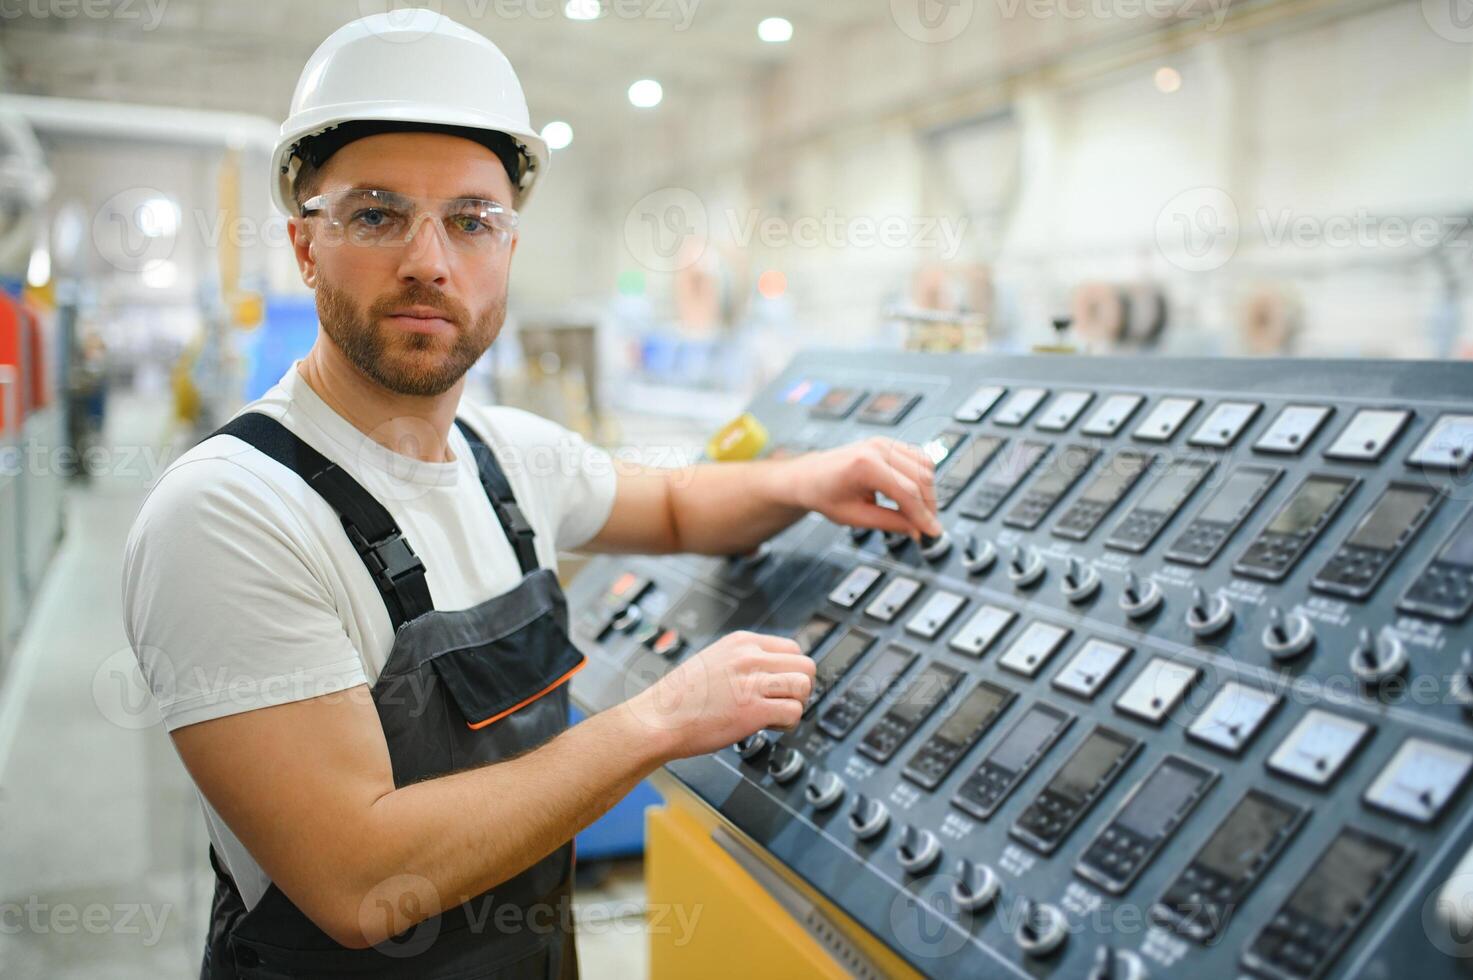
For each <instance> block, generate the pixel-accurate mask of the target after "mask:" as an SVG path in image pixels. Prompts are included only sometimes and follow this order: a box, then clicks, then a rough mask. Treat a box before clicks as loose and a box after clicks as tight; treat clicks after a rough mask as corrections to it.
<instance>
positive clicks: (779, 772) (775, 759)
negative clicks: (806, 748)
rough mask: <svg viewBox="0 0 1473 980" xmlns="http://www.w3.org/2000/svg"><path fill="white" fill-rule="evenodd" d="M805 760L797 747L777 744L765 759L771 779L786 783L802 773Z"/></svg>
mask: <svg viewBox="0 0 1473 980" xmlns="http://www.w3.org/2000/svg"><path fill="white" fill-rule="evenodd" d="M805 762H807V760H806V759H805V758H803V753H802V752H800V751H798V750H797V749H795V748H793V747H791V746H786V745H779V746H778V747H777V748H775V749H773V750H772V757H771V758H769V759H768V760H767V772H768V774H769V775H771V776H772V778H773V779H775V780H777V781H778V782H779V783H781V784H784V785H786V784H787V783H791V782H792V781H793V780H795V779H797V778H798V777H799V776H800V775H802V773H803V765H804V763H805Z"/></svg>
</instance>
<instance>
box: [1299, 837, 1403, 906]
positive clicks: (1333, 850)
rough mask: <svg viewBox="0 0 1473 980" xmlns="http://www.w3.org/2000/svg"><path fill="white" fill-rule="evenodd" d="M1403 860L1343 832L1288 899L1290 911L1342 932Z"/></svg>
mask: <svg viewBox="0 0 1473 980" xmlns="http://www.w3.org/2000/svg"><path fill="white" fill-rule="evenodd" d="M1400 857H1401V849H1400V848H1398V847H1396V846H1395V845H1393V844H1389V843H1387V842H1385V841H1381V840H1377V839H1376V838H1373V837H1370V836H1368V835H1362V834H1358V833H1354V832H1352V831H1350V830H1342V831H1341V832H1340V836H1339V837H1336V838H1335V840H1334V842H1333V843H1332V844H1331V845H1330V847H1329V849H1328V850H1326V851H1325V853H1324V854H1322V855H1320V859H1319V860H1318V861H1316V862H1315V865H1314V867H1313V868H1311V869H1310V872H1309V876H1308V877H1306V878H1305V879H1304V880H1303V881H1302V882H1300V883H1299V887H1298V888H1296V889H1294V894H1292V895H1290V896H1289V903H1288V905H1289V908H1290V909H1292V910H1293V911H1295V912H1298V913H1299V914H1300V915H1302V916H1305V917H1306V918H1308V919H1312V920H1313V921H1315V922H1317V923H1319V924H1320V925H1322V926H1324V927H1326V928H1327V929H1337V930H1338V929H1341V928H1344V927H1345V925H1346V924H1347V923H1350V922H1354V921H1355V920H1356V919H1357V918H1359V916H1360V914H1361V912H1362V910H1363V907H1364V905H1365V903H1366V901H1367V899H1369V898H1370V897H1371V896H1372V895H1373V894H1375V891H1376V888H1377V886H1378V885H1379V884H1380V883H1381V879H1382V876H1384V875H1385V874H1386V872H1387V871H1388V870H1390V869H1391V867H1392V866H1393V865H1394V864H1396V862H1397V859H1398V858H1400Z"/></svg>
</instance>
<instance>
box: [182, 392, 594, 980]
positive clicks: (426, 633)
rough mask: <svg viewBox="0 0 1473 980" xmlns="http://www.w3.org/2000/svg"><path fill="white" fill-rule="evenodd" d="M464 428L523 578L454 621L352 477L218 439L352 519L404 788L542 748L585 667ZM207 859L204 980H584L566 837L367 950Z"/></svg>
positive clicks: (249, 431) (246, 436)
mask: <svg viewBox="0 0 1473 980" xmlns="http://www.w3.org/2000/svg"><path fill="white" fill-rule="evenodd" d="M455 424H456V425H457V426H458V427H459V428H460V431H461V432H462V433H463V434H464V435H465V438H466V440H467V441H468V442H469V443H470V445H471V451H472V454H473V455H474V457H475V460H476V465H477V469H478V470H479V472H480V478H481V485H482V486H483V487H484V489H485V491H486V496H487V498H488V499H489V500H490V502H491V507H492V509H493V510H494V511H495V513H496V518H497V520H498V521H499V522H500V524H501V527H502V530H504V531H505V532H506V537H507V540H508V541H510V542H511V545H512V548H513V550H514V551H515V552H516V556H517V562H518V564H520V565H521V569H522V576H523V577H522V580H521V582H520V583H519V584H518V585H517V586H516V588H514V589H512V590H511V591H510V592H507V593H505V594H504V595H499V596H495V597H493V598H491V599H487V600H486V601H485V602H482V603H480V604H479V605H476V606H473V607H471V608H470V609H462V610H457V611H452V612H447V611H442V610H437V609H435V608H434V606H433V603H432V602H431V600H430V593H429V587H428V585H427V583H426V582H425V568H424V565H423V564H422V563H421V562H420V560H419V558H418V557H417V556H416V555H415V553H414V550H413V549H412V548H411V547H410V546H409V542H408V541H406V540H405V539H404V536H403V534H402V533H401V532H400V530H399V528H398V526H397V525H396V524H395V523H394V520H393V518H392V517H390V516H389V512H388V510H386V509H385V508H384V506H383V505H382V504H380V503H379V502H378V501H377V500H375V499H374V498H373V497H372V496H371V495H370V494H369V493H368V491H366V490H365V489H364V488H363V487H362V485H360V484H359V483H358V482H357V481H356V480H354V479H353V478H352V477H351V476H349V475H348V473H347V472H345V471H344V470H343V469H341V468H340V467H338V466H337V465H336V464H335V463H332V462H331V461H329V460H328V459H327V458H326V457H324V456H323V455H322V454H321V453H319V452H317V451H316V450H315V449H313V448H312V447H311V446H309V445H307V444H306V443H305V442H304V441H302V440H301V439H300V438H298V437H297V436H296V435H295V434H293V433H292V432H291V431H289V430H288V429H287V428H286V427H285V426H283V425H282V424H281V423H280V422H278V421H276V420H275V419H273V418H270V417H269V416H266V415H261V414H258V413H247V414H245V415H241V416H238V417H237V418H235V419H233V420H232V421H230V422H229V423H227V424H226V425H224V426H223V427H221V428H220V429H219V430H218V431H217V432H216V433H215V435H220V434H227V435H233V436H235V437H236V438H238V439H241V440H242V441H244V442H246V443H248V444H250V445H251V446H254V447H255V448H256V449H258V450H260V451H261V452H263V453H265V454H266V455H267V456H270V457H271V458H272V459H275V460H276V461H277V462H279V463H281V464H283V465H284V466H287V467H288V468H290V469H291V470H293V471H294V472H295V473H297V474H298V475H299V476H301V477H302V479H303V480H305V481H306V482H307V484H308V485H309V486H311V487H312V489H313V490H314V491H316V492H317V493H318V494H319V495H320V496H321V497H322V498H323V499H324V500H325V501H326V502H327V503H328V504H329V505H330V506H331V507H332V508H333V510H334V511H336V512H337V514H338V516H339V517H341V518H342V522H343V530H344V531H345V532H346V533H347V535H348V538H349V539H350V540H351V541H352V543H353V546H354V548H355V549H356V550H357V552H358V554H359V556H360V557H361V558H362V559H363V562H364V564H365V565H366V566H367V568H368V570H369V572H370V574H372V576H373V579H374V583H375V584H376V585H377V586H378V589H379V592H380V593H381V594H382V595H383V598H384V604H385V605H386V606H387V607H388V612H389V617H390V619H391V620H392V621H393V624H394V631H395V635H394V645H393V648H392V649H391V651H390V653H389V658H388V661H387V662H386V663H385V665H384V669H383V672H382V673H381V674H380V675H379V678H378V681H377V682H376V683H375V684H374V685H373V689H372V692H371V693H372V696H373V702H374V705H375V707H376V708H377V709H378V715H379V721H380V722H381V723H382V725H383V730H384V737H385V739H386V741H387V742H388V747H389V756H390V758H391V760H392V762H393V769H394V785H395V786H404V785H405V784H407V783H412V782H417V781H419V780H423V779H429V778H432V777H435V776H440V775H444V774H445V773H449V772H453V771H456V770H460V769H465V768H468V767H471V766H478V765H483V764H485V763H489V762H497V761H499V760H503V759H506V758H509V757H511V756H513V755H517V754H519V753H522V752H526V751H528V750H530V749H533V748H535V747H537V746H538V745H541V744H542V743H544V742H546V741H547V740H548V739H550V738H552V737H553V736H554V735H556V734H557V733H558V732H561V731H562V730H563V729H564V728H566V727H567V723H568V688H567V684H566V681H567V680H568V678H570V677H571V676H572V675H573V674H574V673H575V672H576V671H577V670H578V669H579V668H580V667H582V666H583V663H584V657H583V654H582V653H581V652H579V651H578V649H577V648H576V647H574V646H573V644H572V642H571V641H570V640H569V639H568V631H567V607H566V604H565V602H564V598H563V592H562V589H561V588H560V587H559V586H558V583H557V578H556V576H554V574H553V573H552V572H551V571H550V570H548V569H546V568H541V567H539V566H538V562H537V554H536V551H535V550H534V549H533V546H532V541H533V530H532V527H531V525H530V524H528V523H527V520H526V518H525V517H524V516H523V514H522V512H521V510H520V509H519V508H518V507H517V503H516V499H515V497H514V496H513V494H512V490H511V484H510V483H509V482H508V481H507V479H506V475H505V474H504V473H503V472H502V470H501V467H500V465H499V464H498V463H497V461H496V458H495V456H494V455H493V453H492V452H491V450H490V448H489V447H488V446H487V445H486V443H485V442H484V441H483V440H482V439H481V438H480V437H479V436H477V435H476V434H475V432H473V431H472V430H471V428H470V426H468V425H466V424H465V423H464V422H462V421H461V420H459V419H456V422H455ZM210 861H211V864H212V865H213V866H214V868H215V873H216V882H215V897H214V902H213V907H212V910H211V921H210V932H209V938H208V940H207V943H206V947H205V957H204V964H203V968H202V971H201V976H202V978H204V980H237V978H238V980H277V978H283V977H366V978H380V977H384V978H386V977H416V978H424V980H479V978H489V977H494V978H513V977H515V978H539V980H541V978H564V977H569V978H571V977H576V976H577V974H578V964H577V958H576V955H575V953H574V949H573V936H572V931H571V929H572V871H573V844H572V842H571V841H570V842H568V843H567V844H564V845H563V846H562V847H560V848H558V849H557V850H556V851H554V852H552V853H551V854H549V855H547V856H546V857H544V858H542V859H541V860H540V861H538V862H537V863H536V864H534V865H532V866H531V867H529V868H528V869H526V870H525V871H523V872H522V873H521V874H518V875H517V876H515V877H514V878H511V879H509V880H507V881H505V882H502V883H501V884H500V885H497V886H496V887H495V888H493V889H491V890H490V891H488V892H486V893H485V894H484V895H481V896H478V897H476V898H473V899H471V900H470V901H468V902H465V903H464V904H461V905H458V906H454V907H451V908H448V909H446V910H445V911H443V912H442V913H440V914H439V915H436V916H433V917H431V918H428V919H426V920H424V921H423V922H420V923H419V924H418V925H416V926H414V927H412V928H411V929H409V930H406V931H405V932H404V933H402V934H400V935H399V936H396V937H394V938H393V939H392V940H389V941H387V942H385V943H381V944H379V945H378V946H376V947H373V948H371V949H364V950H356V949H348V948H346V947H344V946H341V945H339V944H338V943H336V942H334V941H333V940H332V939H331V938H329V937H328V936H327V934H326V933H324V932H323V931H322V930H321V929H319V928H318V927H317V926H316V925H315V924H313V922H312V921H311V920H310V919H308V918H307V916H306V915H304V914H303V913H302V912H301V911H300V910H299V909H298V908H297V907H296V906H295V905H293V904H292V902H291V900H290V899H288V898H287V897H286V895H285V894H283V893H282V892H281V890H280V889H279V888H277V887H276V885H275V884H272V885H271V886H270V887H269V888H268V889H267V891H266V893H265V895H264V896H262V898H261V900H260V901H259V902H257V903H256V905H255V906H253V907H252V908H251V909H249V910H247V909H246V907H245V903H244V902H243V901H242V899H241V895H240V892H239V890H238V889H237V888H236V887H235V883H234V882H233V881H232V880H231V878H230V876H229V875H228V874H226V873H225V871H224V870H223V868H222V867H221V865H220V862H219V860H218V859H217V858H216V856H215V853H214V850H213V848H212V849H211V852H210ZM456 897H457V898H458V897H459V896H456ZM449 900H453V899H449ZM369 914H370V915H371V914H373V913H372V910H370V911H369Z"/></svg>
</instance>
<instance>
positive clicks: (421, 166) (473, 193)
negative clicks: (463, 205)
mask: <svg viewBox="0 0 1473 980" xmlns="http://www.w3.org/2000/svg"><path fill="white" fill-rule="evenodd" d="M322 169H323V173H322V178H323V183H322V186H323V189H324V190H329V189H330V190H337V189H341V188H348V187H358V188H373V189H377V190H386V191H393V192H395V193H398V194H406V195H410V196H420V197H441V198H462V197H464V198H484V199H487V200H494V201H503V202H509V201H510V199H511V196H512V186H511V180H510V178H509V177H507V174H506V168H505V167H503V166H502V165H501V160H500V158H499V157H497V156H496V154H495V153H492V152H491V151H490V150H489V149H487V148H486V147H484V146H482V145H481V144H479V143H476V142H474V141H473V140H468V139H463V138H461V137H459V136H452V135H449V134H447V133H377V134H375V135H373V136H365V137H363V138H362V139H358V140H354V141H353V142H351V143H349V144H348V145H347V146H344V147H343V148H342V149H341V150H338V151H337V152H336V153H334V154H333V155H332V156H331V157H329V158H328V160H327V162H326V163H325V164H323V168H322Z"/></svg>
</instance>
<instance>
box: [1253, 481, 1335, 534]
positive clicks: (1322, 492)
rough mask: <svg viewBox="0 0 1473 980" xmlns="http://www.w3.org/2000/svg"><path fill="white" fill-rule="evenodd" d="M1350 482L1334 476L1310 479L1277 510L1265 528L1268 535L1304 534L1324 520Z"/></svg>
mask: <svg viewBox="0 0 1473 980" xmlns="http://www.w3.org/2000/svg"><path fill="white" fill-rule="evenodd" d="M1349 484H1350V481H1349V480H1344V479H1341V478H1339V477H1333V476H1312V477H1310V478H1309V479H1307V480H1305V481H1304V482H1303V483H1302V484H1300V485H1299V489H1298V490H1295V491H1294V496H1292V497H1290V498H1289V501H1288V503H1286V504H1284V506H1283V507H1281V508H1279V512H1278V513H1277V514H1275V515H1274V519H1273V522H1272V523H1270V524H1269V526H1268V532H1269V533H1270V534H1303V533H1304V532H1305V531H1309V530H1311V529H1313V528H1315V527H1318V526H1319V524H1320V522H1321V521H1323V520H1324V519H1325V516H1326V515H1327V514H1329V513H1330V512H1331V511H1332V510H1334V508H1335V505H1336V503H1338V502H1339V500H1340V498H1341V497H1342V496H1343V495H1344V494H1345V488H1346V487H1347V486H1349Z"/></svg>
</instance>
